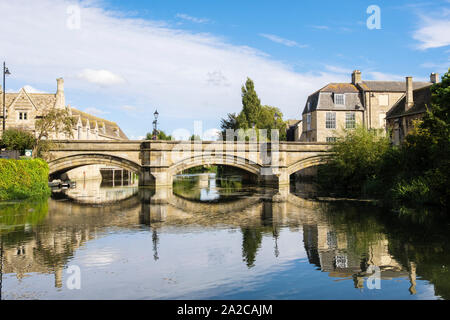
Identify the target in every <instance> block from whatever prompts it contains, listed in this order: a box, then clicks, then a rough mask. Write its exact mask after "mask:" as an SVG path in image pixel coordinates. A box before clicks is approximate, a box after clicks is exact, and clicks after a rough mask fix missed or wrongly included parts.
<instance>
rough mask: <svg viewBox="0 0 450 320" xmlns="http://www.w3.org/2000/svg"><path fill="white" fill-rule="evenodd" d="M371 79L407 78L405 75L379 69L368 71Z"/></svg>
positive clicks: (396, 79) (392, 79) (399, 79)
mask: <svg viewBox="0 0 450 320" xmlns="http://www.w3.org/2000/svg"><path fill="white" fill-rule="evenodd" d="M367 74H369V76H370V78H371V80H379V81H402V80H405V77H404V76H400V75H397V74H392V73H384V72H379V71H368V72H367Z"/></svg>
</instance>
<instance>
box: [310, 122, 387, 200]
mask: <svg viewBox="0 0 450 320" xmlns="http://www.w3.org/2000/svg"><path fill="white" fill-rule="evenodd" d="M388 149H389V139H388V138H387V137H385V136H384V135H382V134H380V133H377V132H376V131H368V130H366V129H365V128H363V127H361V126H358V127H357V128H356V129H352V130H350V129H345V131H344V134H343V135H342V136H341V137H339V138H338V139H337V142H336V143H335V144H333V146H332V149H331V156H330V157H329V158H328V159H327V163H326V164H325V165H323V166H320V167H319V171H318V179H319V186H320V187H321V190H322V191H328V192H333V193H336V194H337V195H341V196H346V195H351V194H361V193H364V192H367V191H369V190H374V189H376V186H377V185H378V181H376V177H377V176H378V175H379V172H380V168H381V164H382V159H383V156H384V154H385V153H386V152H387V150H388Z"/></svg>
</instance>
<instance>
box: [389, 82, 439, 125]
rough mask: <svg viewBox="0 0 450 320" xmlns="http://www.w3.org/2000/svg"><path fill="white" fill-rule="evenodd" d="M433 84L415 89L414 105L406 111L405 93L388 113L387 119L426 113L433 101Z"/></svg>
mask: <svg viewBox="0 0 450 320" xmlns="http://www.w3.org/2000/svg"><path fill="white" fill-rule="evenodd" d="M430 89H431V84H430V83H429V85H428V86H427V87H423V88H420V89H416V90H414V91H413V100H414V105H413V106H412V107H411V108H410V109H409V110H408V111H406V112H405V105H406V96H405V95H404V96H403V97H402V98H401V99H400V100H399V101H398V102H397V103H396V104H395V105H393V106H392V108H391V110H389V111H388V112H387V113H386V119H392V118H398V117H402V116H405V115H411V114H417V113H424V112H426V111H427V108H428V107H429V105H430V102H431V90H430Z"/></svg>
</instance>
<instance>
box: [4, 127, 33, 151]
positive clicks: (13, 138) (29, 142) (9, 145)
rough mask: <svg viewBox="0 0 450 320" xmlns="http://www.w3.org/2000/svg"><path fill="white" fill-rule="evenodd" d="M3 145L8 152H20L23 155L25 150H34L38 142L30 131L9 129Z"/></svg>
mask: <svg viewBox="0 0 450 320" xmlns="http://www.w3.org/2000/svg"><path fill="white" fill-rule="evenodd" d="M2 144H3V145H5V147H6V149H7V150H19V151H20V152H21V154H23V153H24V151H25V149H33V148H34V146H35V144H36V141H35V138H34V136H33V134H31V133H30V132H28V131H25V130H22V129H8V130H6V131H5V133H4V134H3V137H2Z"/></svg>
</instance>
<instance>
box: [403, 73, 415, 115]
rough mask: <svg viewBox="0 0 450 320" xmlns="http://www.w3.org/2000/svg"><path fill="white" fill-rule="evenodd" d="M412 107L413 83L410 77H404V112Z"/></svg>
mask: <svg viewBox="0 0 450 320" xmlns="http://www.w3.org/2000/svg"><path fill="white" fill-rule="evenodd" d="M413 105H414V98H413V81H412V77H406V104H405V111H408V110H409V109H411V107H412V106H413Z"/></svg>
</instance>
